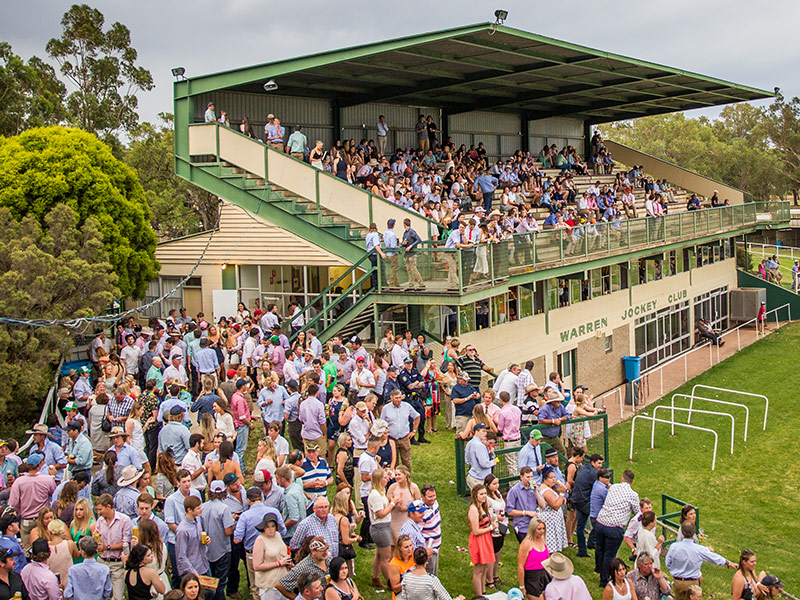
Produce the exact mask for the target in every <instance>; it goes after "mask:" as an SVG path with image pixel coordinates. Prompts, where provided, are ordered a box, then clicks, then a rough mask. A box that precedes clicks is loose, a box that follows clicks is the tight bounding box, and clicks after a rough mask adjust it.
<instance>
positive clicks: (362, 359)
mask: <svg viewBox="0 0 800 600" xmlns="http://www.w3.org/2000/svg"><path fill="white" fill-rule="evenodd" d="M356 362H357V363H359V362H364V357H363V356H359V357H358V358H357V359H356Z"/></svg>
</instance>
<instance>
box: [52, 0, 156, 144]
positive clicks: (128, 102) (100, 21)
mask: <svg viewBox="0 0 800 600" xmlns="http://www.w3.org/2000/svg"><path fill="white" fill-rule="evenodd" d="M104 25H105V17H104V16H103V13H101V12H100V11H99V10H97V9H96V8H91V7H90V6H88V5H86V4H73V5H72V6H71V7H70V9H69V10H68V11H67V12H66V13H64V16H63V18H62V19H61V26H62V27H63V32H62V34H61V37H60V38H53V39H51V40H50V41H49V42H47V52H48V54H49V55H50V56H51V57H52V58H53V59H55V60H56V61H57V62H58V64H59V65H60V66H61V73H62V74H63V75H64V76H65V77H66V78H67V79H68V80H69V81H70V82H71V83H72V84H73V85H74V86H75V88H76V89H75V91H74V92H72V93H71V94H70V95H69V96H68V97H67V107H68V108H69V112H70V115H71V116H72V118H73V119H74V120H75V122H76V123H77V124H78V125H79V126H80V127H81V129H84V130H85V131H89V132H92V133H97V134H98V135H104V134H108V133H110V132H114V131H117V130H119V129H123V130H126V131H130V130H131V129H133V128H134V127H136V125H137V123H138V122H139V115H138V113H137V112H136V111H137V108H138V105H139V104H138V100H137V98H136V94H137V93H138V92H139V91H147V90H151V89H153V85H154V84H153V77H152V75H151V74H150V71H148V70H147V69H145V68H144V67H140V66H137V65H136V59H137V57H138V54H137V52H136V50H135V49H134V48H133V46H131V33H130V31H129V30H128V28H127V27H126V26H125V25H123V24H122V23H112V24H111V27H109V28H108V30H106V31H104V30H103V27H104Z"/></svg>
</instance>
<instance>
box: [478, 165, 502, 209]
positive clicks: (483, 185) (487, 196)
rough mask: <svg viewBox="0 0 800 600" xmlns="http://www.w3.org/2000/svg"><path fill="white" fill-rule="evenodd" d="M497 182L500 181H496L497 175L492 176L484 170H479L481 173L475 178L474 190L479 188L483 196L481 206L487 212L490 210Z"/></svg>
mask: <svg viewBox="0 0 800 600" xmlns="http://www.w3.org/2000/svg"><path fill="white" fill-rule="evenodd" d="M498 183H500V182H499V181H497V177H492V176H491V175H488V174H487V173H485V172H484V171H481V174H480V175H478V177H477V178H476V179H475V191H478V190H480V192H481V195H482V196H483V208H484V209H485V210H486V213H487V214H488V213H490V212H492V196H493V195H494V190H495V188H496V187H497V185H498Z"/></svg>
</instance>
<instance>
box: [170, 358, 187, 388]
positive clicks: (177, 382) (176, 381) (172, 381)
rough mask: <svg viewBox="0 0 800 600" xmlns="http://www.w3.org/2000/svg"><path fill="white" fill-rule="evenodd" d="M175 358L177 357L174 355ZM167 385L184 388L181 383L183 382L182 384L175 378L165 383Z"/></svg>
mask: <svg viewBox="0 0 800 600" xmlns="http://www.w3.org/2000/svg"><path fill="white" fill-rule="evenodd" d="M176 356H177V355H176ZM167 385H177V386H178V387H183V388H185V387H186V384H185V383H183V382H182V381H181V380H180V379H178V378H177V377H175V378H173V379H170V380H169V381H168V382H167Z"/></svg>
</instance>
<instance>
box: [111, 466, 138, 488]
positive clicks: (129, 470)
mask: <svg viewBox="0 0 800 600" xmlns="http://www.w3.org/2000/svg"><path fill="white" fill-rule="evenodd" d="M143 474H144V469H137V468H136V467H134V466H133V465H128V466H126V467H125V468H124V469H122V473H120V475H119V479H117V485H118V486H120V487H125V486H126V485H131V484H132V483H134V482H136V481H139V478H140V477H141V476H142V475H143Z"/></svg>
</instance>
